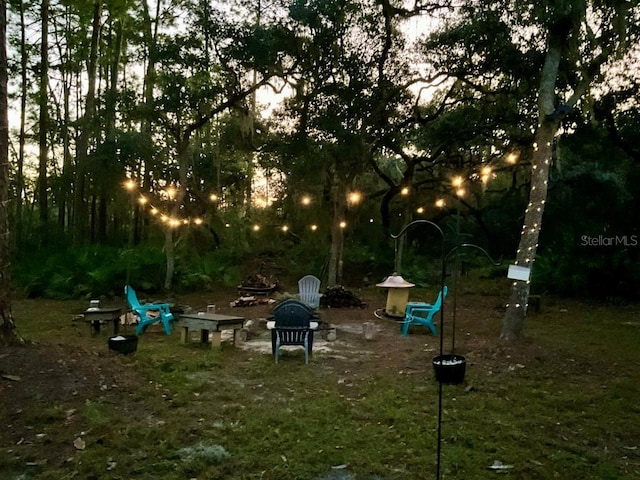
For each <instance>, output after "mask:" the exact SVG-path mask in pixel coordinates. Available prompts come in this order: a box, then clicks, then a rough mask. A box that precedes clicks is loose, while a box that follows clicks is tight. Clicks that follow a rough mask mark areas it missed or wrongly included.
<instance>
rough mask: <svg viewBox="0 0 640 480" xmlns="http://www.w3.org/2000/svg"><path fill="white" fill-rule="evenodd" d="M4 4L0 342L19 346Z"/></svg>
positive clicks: (0, 18) (0, 2)
mask: <svg viewBox="0 0 640 480" xmlns="http://www.w3.org/2000/svg"><path fill="white" fill-rule="evenodd" d="M7 76H8V73H7V2H6V1H5V0H0V317H2V318H1V320H2V328H1V330H0V343H2V344H8V343H19V342H22V339H21V338H20V337H19V336H18V333H17V331H16V326H15V322H14V321H13V314H12V312H11V264H10V255H9V209H8V205H9V116H8V92H7Z"/></svg>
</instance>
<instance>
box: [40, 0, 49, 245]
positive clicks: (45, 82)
mask: <svg viewBox="0 0 640 480" xmlns="http://www.w3.org/2000/svg"><path fill="white" fill-rule="evenodd" d="M40 12H41V15H40V16H41V27H42V35H41V40H40V41H41V45H40V95H39V98H38V104H39V107H40V117H39V120H38V125H39V132H38V133H39V134H38V145H39V166H38V207H39V209H40V216H39V218H40V224H41V226H42V227H44V226H45V225H46V223H47V221H48V219H49V200H48V189H49V188H48V182H47V165H48V161H47V130H48V128H49V121H48V119H49V114H48V112H49V109H48V102H47V92H48V87H49V0H42V5H41V7H40ZM43 238H44V235H43Z"/></svg>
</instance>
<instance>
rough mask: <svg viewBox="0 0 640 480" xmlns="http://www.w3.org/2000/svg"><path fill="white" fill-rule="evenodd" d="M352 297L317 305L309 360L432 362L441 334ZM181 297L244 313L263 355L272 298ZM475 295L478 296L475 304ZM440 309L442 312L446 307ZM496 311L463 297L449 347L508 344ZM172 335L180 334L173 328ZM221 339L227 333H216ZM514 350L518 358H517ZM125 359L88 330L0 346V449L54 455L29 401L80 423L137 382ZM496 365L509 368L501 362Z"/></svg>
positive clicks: (476, 353)
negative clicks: (93, 402)
mask: <svg viewBox="0 0 640 480" xmlns="http://www.w3.org/2000/svg"><path fill="white" fill-rule="evenodd" d="M358 297H359V298H360V299H362V300H363V301H364V302H365V303H366V306H365V307H364V308H322V309H321V310H320V316H321V319H322V326H321V330H320V331H319V332H318V333H317V334H316V338H315V341H314V346H313V348H314V357H313V358H312V360H311V361H312V362H319V361H321V362H322V363H323V364H329V366H330V367H331V368H334V369H336V370H339V369H342V370H343V371H346V370H348V371H350V372H351V374H352V375H354V376H363V377H365V378H366V376H367V375H370V374H372V373H373V372H376V373H378V374H379V373H381V372H380V369H391V370H394V371H395V372H398V371H400V372H402V371H404V372H405V373H419V372H421V373H424V372H425V371H426V370H430V369H431V368H432V367H431V365H430V364H429V362H425V361H424V359H425V358H427V359H430V358H432V356H435V355H437V354H438V353H439V348H440V344H439V342H440V338H441V337H435V336H433V335H431V334H430V333H429V332H428V330H427V329H426V328H424V327H420V328H413V329H412V331H411V334H410V335H409V336H408V337H403V336H402V335H401V334H400V323H399V321H398V319H390V318H387V317H384V316H383V315H380V310H381V309H382V308H383V307H384V300H385V297H384V294H380V293H373V294H371V293H369V294H366V296H362V295H358ZM181 300H182V301H184V302H185V303H188V304H189V305H190V306H191V307H192V308H193V309H194V310H196V311H199V310H203V309H205V308H206V305H207V304H209V303H211V302H212V301H214V302H215V303H216V305H217V312H218V313H228V314H233V315H240V316H243V317H245V318H246V319H248V320H249V322H248V328H247V330H248V333H247V341H246V342H245V343H243V344H242V345H240V348H242V349H243V350H248V351H251V352H254V351H255V352H262V353H264V354H269V355H270V348H271V347H270V340H269V338H270V337H269V333H268V331H267V330H266V328H265V323H266V322H265V319H266V318H267V317H268V316H269V315H270V313H271V310H272V308H273V305H270V304H261V305H256V306H249V307H237V308H232V307H231V306H230V305H229V303H230V300H233V298H231V297H229V296H227V297H226V298H224V297H221V298H213V299H212V298H211V297H210V296H206V295H192V296H190V297H188V298H184V299H181ZM479 302H484V304H482V305H480V304H479ZM376 311H378V315H376ZM445 315H446V316H449V315H450V312H448V313H446V314H445ZM501 318H502V307H501V300H500V298H498V297H483V300H480V299H478V298H468V299H462V300H461V301H460V302H459V305H458V308H457V319H458V320H457V321H458V322H459V323H458V325H459V329H458V332H457V337H458V340H457V347H456V353H461V354H463V355H468V359H469V360H471V361H472V362H473V363H474V364H482V363H487V362H493V360H494V359H495V358H496V357H497V355H498V352H499V350H501V349H504V348H508V347H501V346H499V342H497V341H496V339H497V338H498V336H499V329H500V321H501ZM365 323H371V324H372V326H371V327H372V328H373V338H366V337H365V335H364V331H363V324H365ZM327 327H335V329H336V330H335V333H336V338H335V340H333V341H330V340H327V335H326V334H327V333H328V330H325V328H327ZM144 335H145V336H149V337H151V338H153V337H157V338H158V339H159V338H160V337H163V336H164V333H163V332H162V330H161V327H160V326H159V325H158V326H157V328H156V326H153V327H150V330H149V331H148V332H145V334H144ZM173 335H174V336H176V335H177V336H179V332H174V334H173ZM329 338H330V337H329ZM443 338H444V344H445V347H444V348H445V353H448V350H449V348H450V342H451V340H452V336H451V335H450V332H447V331H445V335H444V336H443ZM105 339H106V336H105ZM489 339H492V340H493V341H489ZM225 340H227V341H228V340H229V338H228V337H223V341H225ZM176 341H178V340H177V339H176ZM537 354H538V352H537V349H536V348H535V347H534V346H533V345H531V346H530V347H527V348H522V345H520V347H519V348H518V349H517V351H514V352H513V355H514V357H511V355H508V356H506V357H504V358H509V362H510V363H511V364H520V363H522V364H524V363H527V362H528V360H529V359H530V358H533V357H534V356H536V355H537ZM516 355H517V356H518V357H520V358H516V357H515V356H516ZM418 357H420V358H418ZM125 360H126V357H125V356H123V355H119V354H116V353H114V352H111V351H109V350H108V348H107V344H106V341H105V342H100V343H97V342H96V341H95V339H93V338H90V337H89V336H85V337H77V338H74V339H73V341H70V342H55V343H44V342H41V343H39V344H30V345H28V346H22V347H0V414H1V415H0V416H1V417H4V418H3V423H4V428H3V429H1V430H0V447H2V449H4V450H5V452H3V453H5V454H10V452H11V450H12V449H11V446H12V445H14V446H15V445H21V444H23V443H24V442H32V443H33V445H32V446H33V453H32V457H33V462H34V465H38V464H40V463H41V462H48V461H51V462H56V460H55V459H56V457H59V455H60V452H59V451H57V450H56V448H52V447H53V445H52V444H51V443H50V441H49V440H48V439H46V438H40V437H38V435H39V433H38V432H33V431H32V430H33V427H32V426H31V425H32V424H41V423H42V421H43V420H44V421H46V418H45V419H43V418H42V417H43V416H46V415H54V414H53V413H52V412H47V411H43V410H42V409H38V410H36V409H35V408H34V407H33V406H34V405H36V404H38V405H41V404H42V401H43V400H45V399H46V400H45V401H46V403H47V404H49V405H64V406H65V408H66V411H65V412H62V413H61V412H55V415H56V416H57V417H56V418H59V415H61V414H62V415H64V418H65V424H66V425H68V427H69V428H70V429H74V430H77V429H79V428H82V426H81V425H79V423H78V422H79V419H78V418H77V416H76V412H77V411H79V410H81V409H82V408H83V405H84V404H85V402H86V401H87V399H94V398H99V399H100V400H101V401H103V402H113V403H114V404H116V403H119V404H121V405H122V404H123V402H126V401H127V398H128V397H127V396H126V395H123V394H122V393H123V391H126V392H133V391H135V388H136V385H139V384H140V381H141V380H142V379H141V378H140V373H139V372H137V371H136V370H135V369H132V368H130V367H128V365H130V362H126V361H125ZM283 361H294V362H299V361H303V356H302V354H301V352H300V351H299V352H298V353H295V354H294V353H293V352H292V353H290V354H285V356H284V358H283ZM503 367H504V368H509V367H508V365H506V364H505V365H504V366H503ZM491 368H496V366H495V365H494V366H492V367H491ZM122 408H123V409H125V410H126V409H127V408H128V407H127V406H126V405H122ZM132 408H134V407H132ZM34 433H35V435H34ZM34 438H35V439H36V440H34ZM1 458H2V457H1V456H0V460H1Z"/></svg>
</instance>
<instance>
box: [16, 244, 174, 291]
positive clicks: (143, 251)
mask: <svg viewBox="0 0 640 480" xmlns="http://www.w3.org/2000/svg"><path fill="white" fill-rule="evenodd" d="M164 263H165V258H164V255H163V254H162V252H161V251H158V250H153V249H148V248H140V249H135V250H119V249H115V248H110V247H101V246H84V247H78V248H73V249H68V248H66V247H65V248H61V247H57V248H56V247H47V248H42V249H39V250H38V251H37V252H33V253H32V254H31V255H21V256H19V257H18V258H17V259H16V261H15V262H14V270H13V281H14V284H15V285H16V286H17V287H18V288H19V289H20V291H21V292H22V293H23V294H24V295H25V296H27V297H46V298H56V299H71V298H79V297H96V296H97V297H99V296H101V295H105V294H111V295H113V294H115V293H117V294H119V293H120V292H121V291H122V288H123V286H124V284H125V282H126V280H127V272H129V282H130V283H131V284H134V285H137V286H138V287H139V288H141V289H143V290H154V289H160V288H161V287H162V282H163V279H164V276H163V272H164Z"/></svg>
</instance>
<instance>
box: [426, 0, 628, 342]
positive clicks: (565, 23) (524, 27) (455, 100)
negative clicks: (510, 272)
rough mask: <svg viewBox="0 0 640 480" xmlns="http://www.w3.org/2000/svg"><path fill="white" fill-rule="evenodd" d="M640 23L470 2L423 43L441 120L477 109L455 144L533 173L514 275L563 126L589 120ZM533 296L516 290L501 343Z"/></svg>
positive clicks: (587, 9)
mask: <svg viewBox="0 0 640 480" xmlns="http://www.w3.org/2000/svg"><path fill="white" fill-rule="evenodd" d="M637 15H638V11H637V2H618V1H610V2H583V1H582V0H576V1H573V0H560V1H545V2H526V1H519V0H517V1H511V2H506V5H505V2H502V1H495V2H483V3H482V5H480V4H477V3H476V2H466V3H465V4H463V5H462V6H461V8H460V9H459V10H456V11H455V12H453V13H452V15H451V17H450V18H449V19H448V21H447V22H445V23H444V26H443V27H442V28H441V29H440V30H439V31H438V32H436V33H435V34H434V35H432V36H431V37H430V38H429V40H428V41H427V42H425V43H424V46H425V47H424V54H425V58H426V59H427V60H428V61H430V63H431V64H432V65H433V66H434V68H435V69H438V70H439V71H440V72H443V73H445V74H446V75H447V77H449V79H450V80H449V82H448V83H447V86H448V88H449V90H448V91H447V92H446V93H445V94H444V95H445V99H446V100H447V102H446V103H445V104H443V109H444V112H445V115H442V114H439V115H438V117H437V118H439V119H446V116H447V115H451V113H452V112H455V111H464V108H476V109H477V110H478V111H480V112H482V116H483V117H484V118H478V120H479V121H478V122H477V123H476V124H475V125H473V124H471V123H469V122H468V121H467V120H465V119H464V118H460V120H461V122H454V123H452V122H448V123H446V124H445V125H448V127H449V128H450V132H451V134H452V135H455V136H461V137H463V138H466V137H467V133H466V132H465V131H464V128H466V127H469V126H472V127H473V128H472V130H473V131H474V132H475V135H474V140H473V145H472V146H471V145H470V146H471V148H473V150H475V151H482V150H485V151H490V152H491V151H492V152H494V153H493V154H492V155H490V154H487V153H482V156H485V157H486V160H488V161H490V159H491V157H493V158H496V157H497V158H500V157H502V158H505V157H508V156H509V155H513V154H514V153H516V152H517V153H519V154H520V159H521V162H522V164H523V165H530V167H531V170H530V172H529V177H530V180H529V181H530V191H529V199H528V208H527V209H526V212H525V214H524V222H523V228H522V233H521V236H520V241H519V246H518V250H517V253H516V264H518V265H520V266H523V267H527V268H531V267H532V266H533V262H534V260H535V258H536V252H537V247H538V238H539V234H540V229H541V226H542V217H543V213H544V206H545V202H546V198H547V189H548V180H549V170H550V168H551V165H552V163H553V154H554V145H555V142H556V139H557V137H558V134H559V133H561V132H562V130H561V127H562V126H563V122H567V121H569V120H571V121H581V117H580V115H578V114H577V113H576V112H577V111H579V110H582V111H583V112H584V113H585V115H587V114H588V113H589V111H588V110H589V105H590V102H589V101H588V100H589V98H590V97H589V95H591V94H592V89H593V87H594V86H595V85H599V86H604V81H605V75H604V72H603V69H602V67H603V66H604V65H607V64H608V63H611V62H612V61H613V60H614V59H616V58H619V57H620V56H623V55H624V54H625V52H627V51H628V49H629V46H630V45H632V44H633V42H634V41H635V38H636V36H637V32H635V31H634V32H633V33H630V32H631V30H636V27H635V25H637V21H635V20H634V18H635V17H637ZM492 104H493V107H492V106H491V105H492ZM467 117H468V118H471V117H472V115H468V116H467ZM430 124H433V122H431V123H430ZM434 141H435V138H434V139H433V140H432V142H431V144H432V145H433V144H434ZM487 147H490V148H487ZM486 160H484V159H481V161H486ZM529 289H530V283H529V282H527V281H514V282H513V284H512V288H511V292H510V299H509V304H508V307H507V311H506V314H505V317H504V321H503V329H502V338H504V339H506V340H512V339H516V338H518V337H519V336H520V334H521V332H522V329H523V326H524V318H525V315H526V307H527V300H528V295H529Z"/></svg>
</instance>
